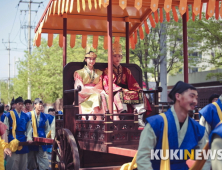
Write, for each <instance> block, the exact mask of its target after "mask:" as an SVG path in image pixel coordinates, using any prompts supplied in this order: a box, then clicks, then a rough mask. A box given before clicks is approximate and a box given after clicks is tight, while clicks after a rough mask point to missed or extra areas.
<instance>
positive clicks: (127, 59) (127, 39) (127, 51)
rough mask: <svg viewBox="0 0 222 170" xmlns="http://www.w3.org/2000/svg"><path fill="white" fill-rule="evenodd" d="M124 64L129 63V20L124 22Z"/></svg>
mask: <svg viewBox="0 0 222 170" xmlns="http://www.w3.org/2000/svg"><path fill="white" fill-rule="evenodd" d="M126 64H129V22H126Z"/></svg>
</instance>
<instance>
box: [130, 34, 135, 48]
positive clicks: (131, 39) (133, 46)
mask: <svg viewBox="0 0 222 170" xmlns="http://www.w3.org/2000/svg"><path fill="white" fill-rule="evenodd" d="M130 44H131V48H132V49H133V50H134V49H135V44H134V39H133V36H131V37H130Z"/></svg>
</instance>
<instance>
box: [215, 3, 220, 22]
mask: <svg viewBox="0 0 222 170" xmlns="http://www.w3.org/2000/svg"><path fill="white" fill-rule="evenodd" d="M215 18H216V20H218V19H219V1H216V3H215Z"/></svg>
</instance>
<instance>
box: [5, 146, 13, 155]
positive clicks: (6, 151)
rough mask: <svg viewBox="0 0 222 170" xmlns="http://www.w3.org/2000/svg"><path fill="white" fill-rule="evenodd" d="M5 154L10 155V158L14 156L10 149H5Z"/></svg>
mask: <svg viewBox="0 0 222 170" xmlns="http://www.w3.org/2000/svg"><path fill="white" fill-rule="evenodd" d="M4 152H5V154H6V155H8V156H10V157H11V156H12V151H11V150H10V149H9V148H5V149H4Z"/></svg>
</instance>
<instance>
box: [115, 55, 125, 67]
mask: <svg viewBox="0 0 222 170" xmlns="http://www.w3.org/2000/svg"><path fill="white" fill-rule="evenodd" d="M122 58H123V57H122V55H120V54H114V55H113V64H114V65H115V66H119V64H120V62H121V60H122Z"/></svg>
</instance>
